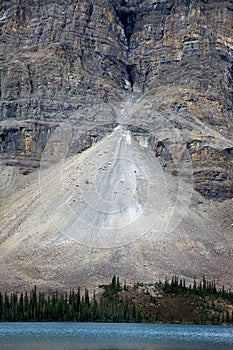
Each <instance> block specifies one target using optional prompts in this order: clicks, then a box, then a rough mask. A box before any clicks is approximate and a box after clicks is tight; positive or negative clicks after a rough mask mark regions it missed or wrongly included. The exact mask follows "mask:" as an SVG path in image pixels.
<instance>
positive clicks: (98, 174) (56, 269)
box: [0, 0, 233, 290]
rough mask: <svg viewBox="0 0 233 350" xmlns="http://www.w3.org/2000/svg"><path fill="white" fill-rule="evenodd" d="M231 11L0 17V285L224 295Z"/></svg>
mask: <svg viewBox="0 0 233 350" xmlns="http://www.w3.org/2000/svg"><path fill="white" fill-rule="evenodd" d="M232 21H233V4H232V1H224V0H221V1H217V0H216V1H215V0H211V1H201V0H197V1H191V0H189V1H181V0H167V1H152V0H144V1H137V0H135V1H132V0H128V1H127V0H122V1H120V0H119V1H117V0H101V1H100V0H96V1H91V0H85V1H84V0H75V1H74V0H59V1H52V0H51V1H45V0H21V1H20V0H12V1H10V2H9V1H2V2H1V4H0V39H1V40H0V69H1V70H0V73H1V75H0V142H1V178H0V187H1V192H0V198H1V219H0V220H1V222H0V225H1V236H0V240H1V245H0V250H1V257H0V262H1V264H0V276H1V278H0V286H1V288H2V289H4V288H7V289H8V290H9V289H12V288H14V289H15V288H16V289H17V288H28V289H31V286H32V285H33V284H37V285H38V286H40V287H41V288H45V289H48V288H55V287H57V286H59V288H60V289H68V288H69V287H73V286H74V287H75V286H77V284H78V285H84V284H85V285H86V286H87V287H91V286H95V285H97V284H98V283H105V282H106V281H107V280H109V278H110V277H111V276H112V275H114V274H117V275H120V276H121V278H123V279H127V281H129V282H130V281H132V282H134V281H135V280H139V281H142V280H144V281H146V282H148V281H153V280H155V279H158V278H163V277H169V276H172V275H174V274H176V275H179V276H180V277H185V278H186V279H190V280H192V279H193V277H194V276H197V277H201V276H202V275H203V274H205V275H206V276H207V277H208V278H210V279H211V278H214V277H215V278H217V281H219V283H220V285H223V284H224V285H225V286H227V287H231V288H232V287H233V285H232V280H233V278H232V277H233V273H232V256H233V252H232V247H233V241H232V212H233V199H232V197H233V181H232V180H233V171H232V168H233V161H232V159H233V158H232V155H233V141H232V140H233V139H232V134H233V133H232V130H233V129H232V126H233V123H232V121H233V114H232V105H233V89H232V86H233V85H232V81H233V59H232V50H233V37H232Z"/></svg>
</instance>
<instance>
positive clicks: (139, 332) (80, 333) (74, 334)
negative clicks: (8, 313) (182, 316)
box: [0, 323, 233, 350]
mask: <svg viewBox="0 0 233 350" xmlns="http://www.w3.org/2000/svg"><path fill="white" fill-rule="evenodd" d="M0 349H1V350H5V349H7V350H8V349H12V350H13V349H14V350H29V349H32V350H39V349H41V350H42V349H43V350H55V349H57V350H60V349H61V350H75V349H77V350H80V349H95V350H100V349H105V350H106V349H108V350H114V349H143V350H144V349H145V350H147V349H156V350H175V349H176V350H178V349H179V350H181V349H186V350H195V349H199V350H200V349H201V350H205V349H209V350H210V349H227V350H229V349H232V350H233V327H225V326H196V325H164V324H163V325H151V324H150V325H149V324H115V323H0Z"/></svg>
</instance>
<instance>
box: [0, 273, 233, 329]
mask: <svg viewBox="0 0 233 350" xmlns="http://www.w3.org/2000/svg"><path fill="white" fill-rule="evenodd" d="M152 285H153V284H152ZM153 286H154V287H155V288H157V289H158V290H161V291H162V292H163V293H165V294H170V295H176V294H177V295H178V294H179V295H182V294H183V295H189V297H190V296H198V297H202V298H205V297H206V296H214V297H216V298H217V297H221V298H224V300H228V301H229V302H230V303H231V305H233V293H232V292H229V291H226V290H225V289H224V287H223V288H222V289H221V290H217V288H216V285H215V281H212V282H208V281H206V279H205V277H203V280H202V281H200V282H199V283H197V282H196V280H194V282H193V284H192V285H189V286H186V283H185V280H184V279H180V280H179V279H178V278H177V277H173V278H172V280H171V281H168V280H165V281H164V282H161V281H160V282H158V283H155V284H154V285H153ZM99 287H100V288H103V293H102V294H101V295H98V297H97V296H96V295H95V293H94V295H93V297H92V298H90V297H89V291H88V290H87V289H85V290H84V292H83V293H81V291H80V288H78V290H77V292H74V290H71V291H70V292H69V293H58V292H57V291H55V292H53V293H52V294H51V295H45V294H44V292H41V291H39V292H38V291H37V287H36V286H35V287H34V288H33V290H32V291H31V292H30V293H27V292H24V293H23V292H21V293H10V294H9V293H7V292H5V293H0V321H1V322H8V321H9V322H18V321H21V322H33V321H37V322H40V321H44V322H47V321H57V322H58V321H59V322H62V321H74V322H75V321H76V322H88V321H92V322H148V321H149V322H151V321H152V322H153V321H154V320H153V319H151V315H150V318H149V316H148V317H147V316H145V312H144V310H143V309H142V307H141V306H140V305H138V304H137V303H135V302H134V298H133V297H132V295H130V293H128V287H127V286H126V283H125V284H124V285H123V286H121V284H120V282H119V277H116V276H113V278H112V282H111V283H110V284H108V285H102V286H99ZM139 287H143V283H136V284H135V285H134V288H133V289H132V290H136V289H137V288H139ZM121 292H122V293H123V294H122V293H121ZM124 292H125V293H124ZM120 294H121V296H120ZM122 295H124V297H122ZM150 302H152V303H153V302H155V300H153V297H151V299H150ZM213 308H214V305H213ZM142 314H143V316H142ZM155 321H156V320H155ZM212 322H213V323H221V322H229V323H230V322H233V315H232V313H231V314H230V313H229V312H228V310H226V312H225V313H224V318H223V317H221V315H220V316H219V314H218V313H217V314H216V318H215V319H213V320H212Z"/></svg>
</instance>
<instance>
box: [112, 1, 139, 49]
mask: <svg viewBox="0 0 233 350" xmlns="http://www.w3.org/2000/svg"><path fill="white" fill-rule="evenodd" d="M110 3H111V4H112V5H113V7H114V8H115V10H116V14H117V17H118V19H119V21H120V23H121V24H122V26H123V29H124V33H125V37H126V40H127V45H128V48H129V47H130V38H131V36H132V34H133V30H134V27H135V23H136V20H137V6H136V5H134V6H131V5H129V4H128V3H126V2H125V1H124V0H123V1H115V0H111V1H110Z"/></svg>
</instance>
